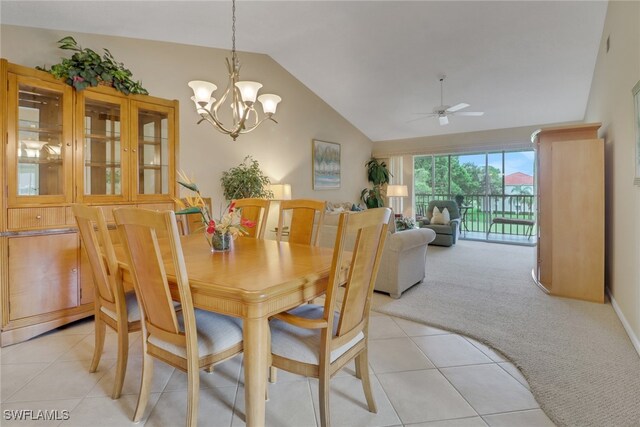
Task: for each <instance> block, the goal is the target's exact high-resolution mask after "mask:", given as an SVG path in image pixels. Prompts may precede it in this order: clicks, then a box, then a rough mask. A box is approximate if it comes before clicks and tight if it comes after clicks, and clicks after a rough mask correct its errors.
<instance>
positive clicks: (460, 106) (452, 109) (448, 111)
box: [447, 102, 469, 113]
mask: <svg viewBox="0 0 640 427" xmlns="http://www.w3.org/2000/svg"><path fill="white" fill-rule="evenodd" d="M468 106H469V104H466V103H464V102H461V103H460V104H457V105H454V106H453V107H449V108H447V113H454V112H456V111H458V110H462V109H463V108H467V107H468Z"/></svg>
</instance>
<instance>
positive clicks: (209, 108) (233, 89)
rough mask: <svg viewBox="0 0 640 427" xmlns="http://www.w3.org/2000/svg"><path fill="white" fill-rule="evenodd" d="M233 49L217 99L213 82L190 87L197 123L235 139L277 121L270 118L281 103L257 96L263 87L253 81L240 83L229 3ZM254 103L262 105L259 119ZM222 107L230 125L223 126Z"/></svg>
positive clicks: (269, 96) (195, 82)
mask: <svg viewBox="0 0 640 427" xmlns="http://www.w3.org/2000/svg"><path fill="white" fill-rule="evenodd" d="M232 19H233V21H232V22H233V24H232V27H231V32H232V39H231V40H232V48H231V61H229V58H227V60H226V61H227V70H228V72H229V81H228V83H227V88H226V89H225V91H224V93H223V94H222V96H220V99H217V100H216V99H215V98H214V97H213V93H214V92H215V91H216V90H217V89H218V86H216V85H215V84H213V83H210V82H207V81H203V80H193V81H190V82H189V87H190V88H191V89H192V90H193V96H192V97H191V100H192V101H193V102H194V103H195V105H196V112H197V113H198V114H199V115H200V120H199V121H198V124H200V123H202V122H203V121H206V122H209V123H210V124H211V125H213V127H214V128H216V129H217V130H218V131H220V132H222V133H224V134H226V135H229V136H231V138H232V139H233V140H234V141H235V140H236V138H237V137H238V136H239V135H241V134H243V133H248V132H251V131H252V130H254V129H255V128H257V127H258V126H260V124H262V122H264V121H265V120H271V121H272V122H275V123H277V122H276V120H275V119H274V118H273V115H274V114H275V113H276V109H277V108H278V103H279V102H280V101H282V98H280V97H279V96H278V95H274V94H263V95H260V96H258V92H259V91H260V89H261V88H262V84H261V83H258V82H252V81H240V61H239V60H238V56H237V54H236V2H235V0H233V1H232ZM256 100H257V101H259V102H260V104H262V112H263V116H262V118H260V117H259V114H258V111H257V110H256V108H255V105H256ZM223 105H229V107H230V108H231V117H230V118H228V117H227V119H230V120H231V122H227V124H225V123H224V122H225V118H223V116H225V114H226V115H228V111H229V110H226V111H224V110H221V109H220V108H221V107H222V106H223Z"/></svg>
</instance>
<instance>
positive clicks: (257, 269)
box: [116, 233, 344, 426]
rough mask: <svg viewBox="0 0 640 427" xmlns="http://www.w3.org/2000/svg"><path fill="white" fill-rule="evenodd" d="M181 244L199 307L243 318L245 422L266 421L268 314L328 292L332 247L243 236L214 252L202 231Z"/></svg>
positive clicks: (121, 260)
mask: <svg viewBox="0 0 640 427" xmlns="http://www.w3.org/2000/svg"><path fill="white" fill-rule="evenodd" d="M158 241H159V242H160V243H159V244H160V245H161V250H162V251H163V252H164V251H168V250H169V249H168V247H169V245H168V243H167V244H166V245H165V244H163V243H162V242H163V239H159V240H158ZM117 246H119V245H116V255H117V256H118V260H119V263H120V267H121V268H122V271H123V281H124V283H125V286H127V282H129V284H128V285H129V286H130V282H131V278H130V276H129V275H128V265H127V263H126V261H125V260H124V258H125V257H124V253H123V250H122V248H121V247H117ZM181 246H182V252H183V254H184V260H185V264H186V267H187V274H188V277H189V287H190V288H191V296H192V299H193V305H194V307H196V308H199V309H202V310H208V311H212V312H215V313H220V314H226V315H229V316H233V317H238V318H241V319H242V321H243V341H244V344H243V349H244V358H243V366H244V387H245V422H246V425H247V426H264V424H265V409H266V407H265V393H266V386H267V372H268V368H269V367H268V366H267V365H268V360H269V356H270V355H269V351H270V350H269V349H270V345H269V317H271V316H273V315H275V314H278V313H281V312H284V311H287V310H289V309H291V308H294V307H297V306H298V305H300V304H303V303H306V302H308V301H310V300H312V299H314V298H316V297H318V296H321V295H323V294H324V293H325V291H326V287H327V282H328V276H329V271H330V269H331V261H332V257H333V249H332V248H324V247H318V246H309V245H301V244H290V243H287V242H278V241H275V240H263V239H253V238H248V237H238V238H237V239H236V240H234V241H233V243H232V245H231V249H230V250H229V251H226V252H212V251H211V250H210V248H209V244H208V243H207V241H206V240H205V238H204V236H203V235H201V234H199V233H195V234H191V235H187V236H182V237H181ZM165 259H168V261H169V262H170V260H171V257H165ZM166 267H167V268H166V273H167V278H168V280H169V284H170V289H171V293H172V296H173V298H174V299H178V296H179V294H178V289H177V286H176V284H175V271H174V269H173V266H172V265H171V264H167V265H166ZM343 274H344V273H343ZM127 287H128V286H127Z"/></svg>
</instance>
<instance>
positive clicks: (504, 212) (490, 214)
mask: <svg viewBox="0 0 640 427" xmlns="http://www.w3.org/2000/svg"><path fill="white" fill-rule="evenodd" d="M533 166H534V152H533V151H531V150H527V151H510V152H505V151H501V152H490V153H471V154H456V155H453V154H451V155H438V156H416V157H414V188H415V192H414V194H415V198H414V211H415V212H416V216H418V217H420V216H425V215H426V210H427V206H428V204H429V202H430V201H431V200H456V201H458V204H459V205H460V206H461V207H462V209H461V211H462V213H463V219H462V222H461V230H460V231H461V237H462V238H467V239H482V240H485V239H489V240H501V241H511V242H519V243H534V242H533V239H532V238H530V237H529V235H530V234H532V235H535V233H534V232H533V231H532V230H530V227H529V226H528V225H525V224H522V223H521V221H519V220H526V221H535V194H534V185H533V183H534V176H533V174H534V168H533ZM496 218H498V220H497V221H496ZM505 219H506V221H505Z"/></svg>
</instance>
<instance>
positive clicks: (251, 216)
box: [233, 199, 271, 239]
mask: <svg viewBox="0 0 640 427" xmlns="http://www.w3.org/2000/svg"><path fill="white" fill-rule="evenodd" d="M233 202H234V203H235V204H236V209H242V211H241V215H242V219H248V220H250V221H253V222H255V223H256V226H255V227H251V228H247V232H248V233H249V234H248V235H247V237H253V238H254V239H264V233H265V231H266V229H267V218H268V216H269V205H270V204H271V201H269V200H266V199H238V200H234V201H233Z"/></svg>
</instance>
